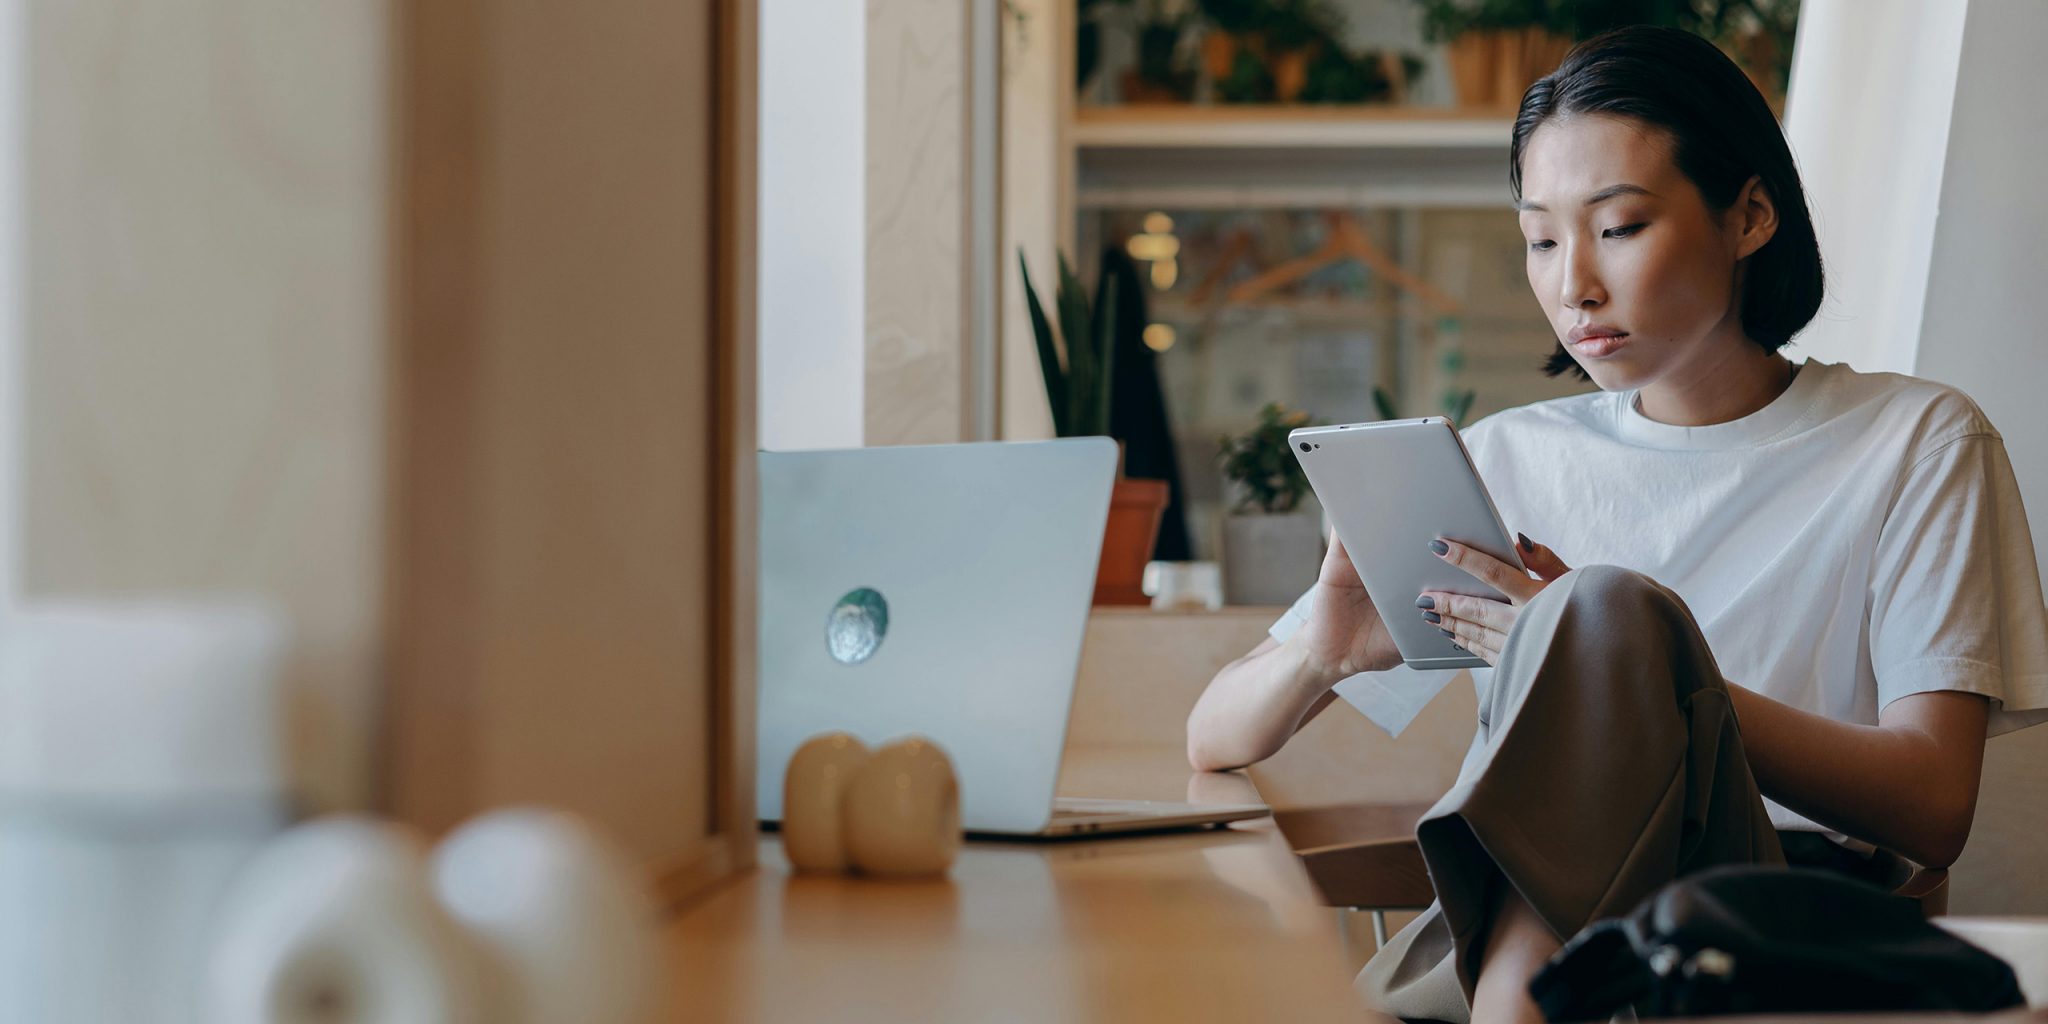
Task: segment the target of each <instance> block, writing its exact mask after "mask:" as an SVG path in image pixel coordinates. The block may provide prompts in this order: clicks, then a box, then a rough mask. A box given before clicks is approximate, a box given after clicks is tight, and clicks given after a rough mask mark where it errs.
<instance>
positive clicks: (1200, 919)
mask: <svg viewBox="0 0 2048 1024" xmlns="http://www.w3.org/2000/svg"><path fill="white" fill-rule="evenodd" d="M1060 789H1061V792H1062V793H1064V794H1066V795H1069V796H1096V797H1127V798H1135V799H1153V800H1177V799H1191V800H1210V801H1221V802H1254V801H1256V800H1257V796H1256V794H1255V793H1254V792H1253V791H1252V790H1251V787H1250V783H1249V781H1247V780H1246V779H1244V778H1243V777H1242V776H1240V775H1235V774H1230V775H1217V774H1197V773H1191V772H1189V771H1188V769H1187V766H1186V762H1185V760H1184V756H1183V755H1182V753H1181V752H1180V750H1179V749H1178V748H1164V747H1158V746H1150V747H1129V748H1110V747H1094V748H1087V749H1084V750H1081V751H1078V752H1076V753H1074V754H1072V755H1070V756H1069V757H1068V759H1067V762H1066V764H1065V765H1064V766H1063V770H1062V775H1061V780H1060ZM760 854H761V864H760V867H759V868H758V869H757V870H756V871H754V872H753V873H752V874H750V875H748V876H747V877H745V878H743V879H741V880H739V881H737V882H735V883H733V884H731V885H728V886H726V887H725V888H723V889H720V890H719V891H717V892H716V893H714V894H712V895H711V896H710V897H708V898H706V899H705V900H703V901H702V902H699V903H698V904H696V905H694V906H693V907H691V908H689V909H688V910H687V911H685V912H684V913H683V914H682V915H680V916H679V917H678V918H676V920H675V921H674V922H673V923H672V924H671V925H670V926H669V928H668V932H667V936H666V938H667V944H666V950H665V955H666V957H667V962H666V967H667V976H668V980H669V986H670V1002H669V1012H668V1013H666V1014H665V1015H664V1016H663V1017H662V1019H663V1020H664V1021H793V1022H803V1024H813V1022H822V1021H891V1022H897V1021H927V1020H928V1021H1037V1020H1047V1021H1088V1020H1110V1021H1150V1020H1166V1021H1175V1022H1181V1021H1231V1022H1238V1021H1258V1020H1284V1021H1290V1022H1293V1021H1324V1020H1336V1021H1378V1020H1384V1019H1385V1018H1382V1017H1379V1016H1378V1015H1376V1014H1373V1013H1372V1012H1370V1011H1368V1010H1367V1009H1366V1008H1365V1007H1364V1006H1363V1005H1362V1004H1361V1003H1360V1002H1359V1001H1358V1000H1357V998H1356V997H1355V996H1354V995H1353V993H1352V992H1351V989H1350V981H1351V977H1352V975H1353V974H1354V973H1355V971H1356V969H1357V965H1358V964H1359V963H1361V962H1363V960H1364V958H1365V957H1366V956H1367V955H1369V954H1370V952H1371V945H1370V942H1369V940H1364V939H1363V937H1361V941H1359V942H1348V941H1347V938H1346V936H1345V935H1344V934H1342V933H1341V932H1340V930H1339V920H1340V919H1339V917H1338V912H1337V911H1335V910H1332V909H1331V908H1329V907H1326V906H1323V905H1322V904H1321V902H1320V901H1319V900H1318V899H1317V897H1316V894H1315V892H1314V891H1313V890H1312V888H1311V887H1310V884H1309V882H1308V878H1307V874H1306V872H1305V871H1304V870H1303V868H1302V866H1301V864H1300V862H1299V861H1298V860H1297V859H1296V858H1295V856H1294V854H1293V853H1291V852H1290V851H1289V850H1288V848H1287V846H1286V844H1285V842H1284V841H1283V840H1282V839H1281V837H1280V835H1279V833H1278V832H1277V831H1276V830H1275V829H1274V828H1273V826H1272V823H1271V822H1270V821H1256V822H1243V823H1239V824H1237V825H1234V826H1232V827H1231V828H1229V829H1224V830H1220V831H1215V832H1204V833H1188V834H1177V835H1165V836H1132V837H1122V838H1108V839H1091V840H1085V841H1078V842H1059V843H990V842H980V841H977V842H971V843H969V844H967V846H966V847H965V848H964V849H963V850H962V851H961V854H960V859H959V861H958V862H957V863H955V864H954V866H953V870H952V873H951V874H950V876H949V877H947V878H945V879H943V880H936V881H928V882H887V881H877V880H872V879H853V878H845V877H840V876H808V875H805V876H799V875H793V874H792V873H791V872H790V870H789V865H788V862H787V861H786V860H785V859H784V858H783V856H782V849H781V845H780V843H779V842H778V841H777V839H776V837H775V836H774V835H772V834H768V835H763V836H762V837H761V846H760ZM1945 921H1948V922H1955V923H1956V924H1957V925H1958V927H1957V930H1958V931H1962V932H1963V933H1964V934H1965V935H1966V936H1968V937H1970V938H1972V939H1973V940H1976V941H1980V942H1983V943H1985V944H1986V945H1987V946H1990V947H1991V948H1993V949H1994V951H1995V952H1998V953H2000V954H2001V955H2004V956H2006V957H2008V958H2010V959H2013V960H2015V961H2016V962H2019V963H2023V964H2025V965H2026V966H2024V967H2023V968H2022V974H2023V976H2024V975H2032V976H2033V978H2032V979H2030V980H2033V979H2039V978H2040V977H2041V976H2042V970H2041V967H2040V965H2039V961H2040V958H2041V957H2042V956H2043V955H2048V940H2044V939H2043V931H2042V925H2043V924H2044V923H2048V922H2041V921H2038V920H2036V921H2032V922H2026V921H2017V920H2012V919H2004V920H1991V921H1975V922H1971V921H1967V920H1962V919H1945ZM1357 925H1358V923H1357V922H1354V926H1357ZM2028 926H2031V930H2027V927H2028ZM1994 933H1995V934H1994ZM2008 933H2010V934H2008ZM2039 983H2040V982H2039V981H2038V980H2035V984H2036V985H2039ZM1723 1019H1728V1018H1723ZM1853 1019H1865V1020H1867V1019H1870V1018H1869V1017H1868V1016H1867V1015H1866V1016H1863V1017H1860V1018H1859V1017H1799V1018H1751V1020H1753V1021H1755V1022H1756V1024H1762V1022H1763V1021H1765V1020H1785V1021H1790V1022H1798V1024H1819V1022H1822V1021H1829V1020H1853ZM1882 1019H1884V1020H1888V1021H1893V1022H1896V1024H1918V1022H1930V1021H1950V1020H1960V1019H1964V1018H1956V1017H1952V1016H1947V1015H1940V1014H1934V1015H1899V1016H1892V1017H1885V1018H1882ZM1974 1019H1976V1020H1996V1021H1999V1022H2001V1024H2009V1022H2014V1021H2027V1022H2029V1024H2048V1011H2040V1010H2036V1011H2034V1012H2031V1013H2028V1012H2024V1011H2023V1012H2020V1013H2016V1014H2012V1015H2000V1016H1999V1017H1996V1018H1974Z"/></svg>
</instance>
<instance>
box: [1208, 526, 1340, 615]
mask: <svg viewBox="0 0 2048 1024" xmlns="http://www.w3.org/2000/svg"><path fill="white" fill-rule="evenodd" d="M1322 565H1323V533H1322V517H1321V516H1319V515H1316V514H1315V513H1314V512H1312V511H1309V510H1306V509H1304V510H1301V511H1297V512H1294V513H1291V514H1289V515H1282V516H1271V515H1237V516H1225V517H1223V603H1224V604H1234V605H1287V604H1293V603H1294V599H1295V598H1297V597H1300V596H1301V595H1302V593H1303V592H1304V591H1306V590H1308V588H1309V587H1310V586H1313V585H1314V584H1315V581H1316V574H1317V573H1318V572H1320V571H1321V570H1322Z"/></svg>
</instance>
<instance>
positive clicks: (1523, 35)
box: [1493, 28, 1572, 108]
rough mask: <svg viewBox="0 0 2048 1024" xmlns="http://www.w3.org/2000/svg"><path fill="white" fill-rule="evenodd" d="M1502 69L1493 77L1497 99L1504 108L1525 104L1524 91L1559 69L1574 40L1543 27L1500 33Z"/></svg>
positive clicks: (1498, 46)
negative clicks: (1545, 29)
mask: <svg viewBox="0 0 2048 1024" xmlns="http://www.w3.org/2000/svg"><path fill="white" fill-rule="evenodd" d="M1496 46H1497V50H1496V53H1497V54H1498V59H1499V61H1500V68H1499V71H1498V72H1497V73H1496V76H1495V78H1494V81H1493V86H1494V90H1495V93H1494V103H1495V105H1496V106H1500V107H1503V108H1513V107H1519V106H1521V105H1522V94H1523V93H1525V92H1528V91H1529V87H1530V86H1531V85H1534V84H1536V80H1537V79H1539V78H1542V77H1543V76H1544V75H1547V74H1549V73H1551V72H1552V71H1555V70H1557V66H1558V65H1559V64H1561V63H1563V62H1564V56H1565V54H1567V53H1570V52H1571V49H1572V41H1571V40H1570V39H1569V38H1567V37H1565V36H1561V35H1558V34H1556V33H1554V32H1546V31H1544V30H1543V29H1540V28H1524V29H1516V30H1513V31H1510V32H1503V33H1500V37H1499V41H1498V42H1497V43H1496Z"/></svg>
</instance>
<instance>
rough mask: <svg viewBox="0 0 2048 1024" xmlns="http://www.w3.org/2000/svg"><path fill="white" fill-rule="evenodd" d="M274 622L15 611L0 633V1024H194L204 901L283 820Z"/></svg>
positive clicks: (155, 608)
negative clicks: (0, 1023)
mask: <svg viewBox="0 0 2048 1024" xmlns="http://www.w3.org/2000/svg"><path fill="white" fill-rule="evenodd" d="M285 647H286V642H285V630H284V628H283V624H282V620H281V619H280V618H279V617H278V616H276V615H274V614H271V613H270V612H267V611H265V610H263V609H260V608H255V607H234V606H218V605H203V604H171V603H140V602H136V603H121V602H102V603H92V604H87V603H75V604H62V605H60V604H48V605H41V606H36V605H31V606H28V607H25V608H21V609H19V610H16V611H15V612H13V613H12V614H11V615H9V616H8V617H7V619H6V621H5V622H4V623H0V1021H35V1022H37V1024H73V1022H79V1024H84V1022H92V1024H98V1022H101V1021H113V1020H118V1021H132V1022H136V1024H185V1022H187V1021H197V1020H199V1019H200V1018H198V1017H196V1016H194V1014H193V1012H192V1010H193V1002H192V999H191V993H192V992H193V982H194V979H195V978H196V977H197V975H198V972H199V969H200V966H201V964H202V963H203V954H204V946H203V944H201V943H199V942H195V941H194V937H195V936H200V935H204V934H206V930H207V927H208V925H209V924H210V921H211V916H212V912H213V910H214V907H215V904H216V902H217V901H218V899H219V897H220V894H221V893H222V891H223V890H224V889H225V888H226V887H227V885H228V883H229V880H230V879H231V878H233V876H234V873H235V872H236V871H237V870H238V869H239V868H240V867H241V865H242V864H243V863H244V862H245V861H246V860H247V859H248V857H249V855H250V854H251V852H252V851H254V850H255V849H256V848H257V847H258V846H259V845H261V844H262V843H263V842H264V841H266V840H267V839H269V838H270V837H271V836H272V835H274V834H275V833H276V832H277V831H278V830H279V829H280V828H282V827H283V826H284V824H285V823H286V821H287V815H288V806H287V804H288V801H287V785H288V783H287V772H286V769H285V765H284V755H283V748H282V739H281V737H282V735H283V729H282V714H283V696H282V693H283V691H282V684H281V667H282V662H283V657H284V652H285Z"/></svg>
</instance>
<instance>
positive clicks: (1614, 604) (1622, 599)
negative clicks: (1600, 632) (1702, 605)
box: [1568, 565, 1683, 611]
mask: <svg viewBox="0 0 2048 1024" xmlns="http://www.w3.org/2000/svg"><path fill="white" fill-rule="evenodd" d="M1571 575H1572V576H1573V577H1575V579H1574V580H1573V582H1572V586H1571V591H1570V595H1569V598H1568V599H1569V600H1570V601H1572V602H1574V603H1582V602H1584V603H1591V604H1594V605H1597V606H1599V607H1600V608H1602V609H1604V610H1608V611H1620V610H1634V609H1652V610H1660V611H1662V610H1669V609H1671V608H1674V607H1678V608H1682V607H1683V605H1682V603H1681V602H1680V601H1679V600H1678V595H1676V594H1674V593H1672V592H1671V591H1670V590H1669V589H1668V588H1666V587H1665V586H1664V585H1663V584H1661V583H1659V582H1657V581H1656V580H1653V579H1651V578H1650V577H1648V576H1645V575H1643V574H1642V573H1639V572H1637V571H1635V570H1634V569H1624V568H1622V567H1621V566H1618V565H1587V566H1581V567H1579V568H1577V569H1573V570H1572V571H1571Z"/></svg>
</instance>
